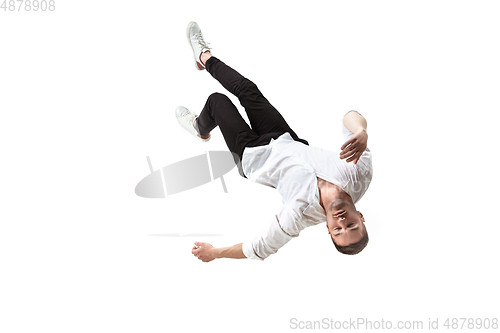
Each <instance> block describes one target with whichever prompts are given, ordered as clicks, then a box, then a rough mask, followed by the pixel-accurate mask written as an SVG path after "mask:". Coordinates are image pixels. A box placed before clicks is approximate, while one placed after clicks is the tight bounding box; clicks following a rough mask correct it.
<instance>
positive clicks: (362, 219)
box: [358, 211, 366, 222]
mask: <svg viewBox="0 0 500 333" xmlns="http://www.w3.org/2000/svg"><path fill="white" fill-rule="evenodd" d="M358 214H359V216H360V217H361V221H363V222H366V221H365V218H364V217H363V214H361V212H359V211H358Z"/></svg>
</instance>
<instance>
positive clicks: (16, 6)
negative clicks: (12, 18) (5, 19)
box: [0, 0, 56, 12]
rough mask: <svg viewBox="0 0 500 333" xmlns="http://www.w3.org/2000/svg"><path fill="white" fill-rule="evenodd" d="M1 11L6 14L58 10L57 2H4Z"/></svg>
mask: <svg viewBox="0 0 500 333" xmlns="http://www.w3.org/2000/svg"><path fill="white" fill-rule="evenodd" d="M0 1H1V0H0ZM0 10H3V11H4V12H6V11H10V12H14V11H17V12H20V11H24V12H31V11H33V12H37V11H41V12H45V11H51V12H52V11H54V10H56V2H55V0H3V2H2V5H1V6H0Z"/></svg>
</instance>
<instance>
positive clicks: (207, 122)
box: [195, 93, 259, 177]
mask: <svg viewBox="0 0 500 333" xmlns="http://www.w3.org/2000/svg"><path fill="white" fill-rule="evenodd" d="M195 124H196V125H195V127H196V130H197V131H198V133H200V135H201V136H202V137H204V136H206V135H208V134H209V133H210V131H212V130H213V129H214V128H215V127H216V126H219V129H220V130H221V132H222V136H223V137H224V141H226V144H227V147H228V148H229V151H231V152H232V153H235V154H236V155H237V159H236V158H235V163H236V164H237V166H238V170H239V172H240V174H241V175H242V176H243V177H245V175H244V174H243V171H242V169H241V163H240V161H241V157H242V155H243V150H244V149H245V147H246V146H247V145H249V144H250V143H251V142H253V141H255V140H256V139H257V138H258V137H259V136H258V135H257V134H256V133H255V132H254V131H252V129H251V128H250V127H249V126H248V124H247V123H246V122H245V120H244V119H243V117H242V116H241V115H240V113H239V112H238V109H237V108H236V106H235V105H234V104H233V102H231V100H230V99H229V98H228V97H227V96H226V95H223V94H220V93H214V94H212V95H210V96H209V97H208V100H207V102H206V103H205V107H204V108H203V111H202V112H201V113H200V115H199V116H198V118H197V119H196V122H195Z"/></svg>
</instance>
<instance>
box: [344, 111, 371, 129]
mask: <svg viewBox="0 0 500 333" xmlns="http://www.w3.org/2000/svg"><path fill="white" fill-rule="evenodd" d="M344 126H345V127H346V128H347V129H348V130H349V131H351V132H353V133H357V132H359V131H361V130H365V131H366V128H367V126H368V124H367V122H366V119H365V117H363V116H362V115H360V114H359V113H358V112H357V111H349V112H348V113H347V114H346V115H345V116H344Z"/></svg>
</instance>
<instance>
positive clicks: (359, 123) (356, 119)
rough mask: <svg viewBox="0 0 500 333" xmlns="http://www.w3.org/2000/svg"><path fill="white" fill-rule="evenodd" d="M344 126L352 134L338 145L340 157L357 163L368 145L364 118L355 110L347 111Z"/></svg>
mask: <svg viewBox="0 0 500 333" xmlns="http://www.w3.org/2000/svg"><path fill="white" fill-rule="evenodd" d="M344 126H345V127H346V128H347V129H348V130H349V131H351V132H352V133H353V135H352V136H351V137H350V138H349V139H348V140H347V141H346V142H344V144H343V145H342V147H340V149H341V150H342V151H341V152H340V158H341V159H345V158H347V160H346V162H354V164H356V163H358V160H359V159H360V157H361V155H362V154H363V152H364V151H365V150H366V147H367V145H368V133H367V132H366V127H367V123H366V119H365V117H363V116H362V115H361V114H359V113H358V112H357V111H349V112H348V113H347V114H346V115H345V116H344Z"/></svg>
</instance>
